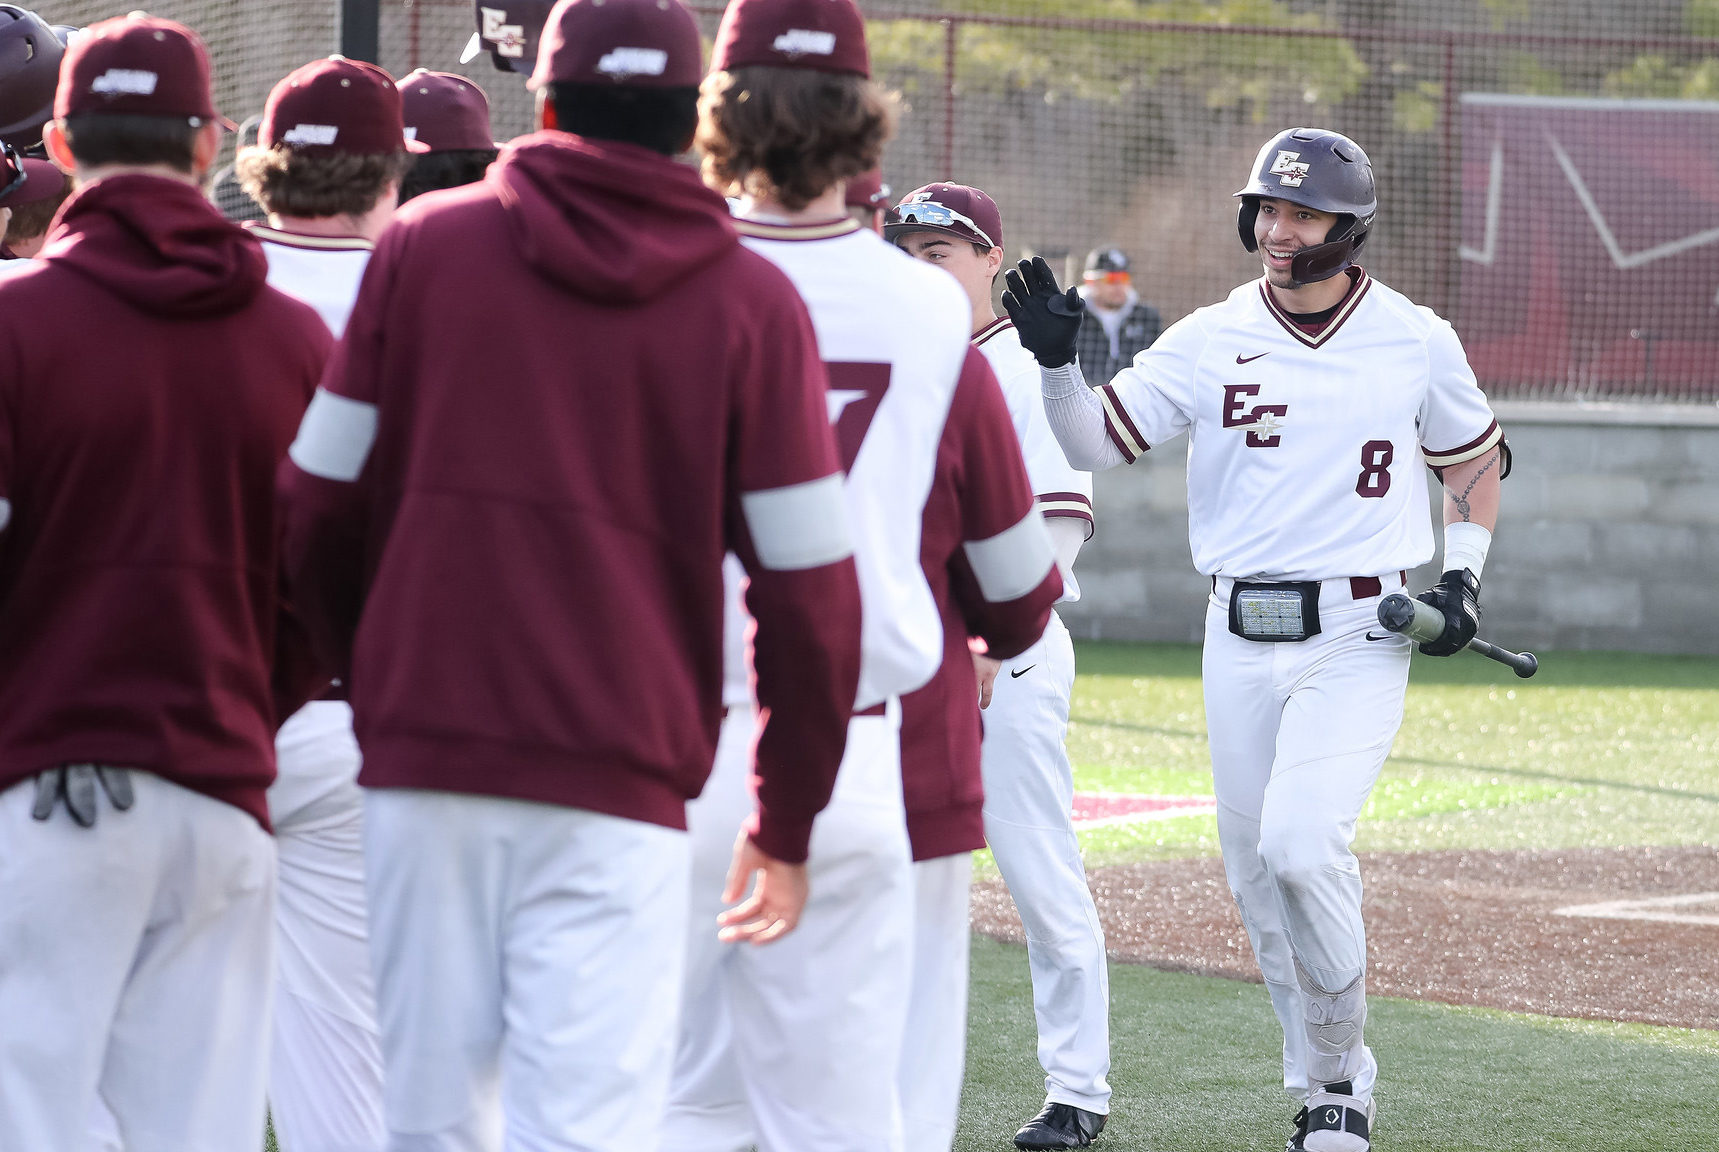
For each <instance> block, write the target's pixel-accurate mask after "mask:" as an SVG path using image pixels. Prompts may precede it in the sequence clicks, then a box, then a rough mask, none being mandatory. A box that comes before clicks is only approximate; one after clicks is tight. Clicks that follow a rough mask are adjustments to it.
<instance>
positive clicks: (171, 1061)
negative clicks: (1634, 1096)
mask: <svg viewBox="0 0 1719 1152" xmlns="http://www.w3.org/2000/svg"><path fill="white" fill-rule="evenodd" d="M131 779H132V785H133V789H134V791H135V794H136V802H135V803H134V804H133V806H132V807H131V809H130V810H129V811H126V812H119V811H116V810H115V809H114V808H113V806H112V805H111V804H109V803H108V802H107V798H106V797H105V795H104V796H101V797H100V800H99V804H100V812H99V815H98V816H97V819H96V824H95V827H93V828H80V827H78V826H77V825H76V824H74V823H73V822H72V819H71V816H70V815H69V814H68V813H67V812H66V811H65V809H64V806H63V805H62V806H60V807H59V808H57V809H56V810H55V812H54V814H53V816H52V817H51V818H50V819H48V820H47V821H37V820H35V819H33V818H32V817H31V815H30V809H31V806H32V804H33V802H34V800H35V782H34V781H33V780H27V781H24V782H22V783H19V784H16V785H13V786H12V787H11V788H8V789H7V790H6V791H5V792H3V793H0V1034H3V1036H4V1041H3V1042H0V1152H60V1150H62V1149H63V1150H70V1149H78V1148H84V1147H86V1146H87V1145H86V1142H87V1141H91V1140H93V1139H95V1137H94V1136H93V1135H92V1133H91V1131H90V1129H91V1126H92V1124H94V1123H95V1122H96V1118H98V1117H102V1113H103V1111H104V1110H105V1111H106V1112H107V1113H108V1116H107V1117H102V1122H101V1123H100V1124H99V1125H97V1127H98V1129H99V1128H101V1127H106V1122H107V1121H108V1120H109V1119H111V1122H112V1125H113V1127H114V1128H115V1129H116V1130H117V1132H118V1135H119V1139H120V1141H121V1142H122V1145H123V1147H124V1148H125V1149H126V1152H233V1149H236V1148H255V1147H257V1146H258V1140H259V1139H260V1135H261V1133H262V1131H263V1112H264V1105H263V1100H264V1093H265V1088H266V1080H267V1074H268V1044H269V1039H268V1038H269V1023H270V986H271V984H272V982H273V976H274V951H273V950H274V897H275V849H274V843H273V841H272V840H271V839H270V837H269V835H268V833H266V832H264V831H263V830H262V828H261V827H260V826H259V825H258V824H257V822H256V820H255V819H253V818H252V817H250V816H248V815H247V814H245V813H244V812H241V811H240V810H239V809H237V808H235V807H233V806H232V805H231V804H226V803H223V802H222V801H219V800H212V799H210V798H209V797H207V796H204V795H202V794H201V793H197V792H193V791H191V790H189V789H187V788H182V787H180V786H179V785H177V784H172V783H169V782H168V781H166V780H163V779H162V778H160V777H159V776H155V775H152V774H150V773H147V772H133V773H132V774H131Z"/></svg>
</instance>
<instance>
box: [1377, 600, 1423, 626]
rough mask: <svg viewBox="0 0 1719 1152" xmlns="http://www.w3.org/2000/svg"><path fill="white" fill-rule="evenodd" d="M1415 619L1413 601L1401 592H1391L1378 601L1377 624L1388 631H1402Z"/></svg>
mask: <svg viewBox="0 0 1719 1152" xmlns="http://www.w3.org/2000/svg"><path fill="white" fill-rule="evenodd" d="M1414 620H1415V602H1414V601H1413V600H1411V599H1409V598H1408V597H1407V596H1405V595H1403V594H1402V593H1401V592H1393V593H1391V594H1390V595H1389V596H1387V597H1385V598H1384V599H1383V600H1381V601H1379V625H1380V627H1382V628H1384V629H1386V630H1387V631H1390V632H1402V631H1405V630H1407V628H1408V626H1409V625H1410V624H1412V623H1414Z"/></svg>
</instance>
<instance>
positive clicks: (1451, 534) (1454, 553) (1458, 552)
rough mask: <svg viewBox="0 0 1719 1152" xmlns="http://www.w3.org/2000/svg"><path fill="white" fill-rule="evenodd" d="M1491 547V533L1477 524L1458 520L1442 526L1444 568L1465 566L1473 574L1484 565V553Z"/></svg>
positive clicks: (1450, 568)
mask: <svg viewBox="0 0 1719 1152" xmlns="http://www.w3.org/2000/svg"><path fill="white" fill-rule="evenodd" d="M1491 547H1492V533H1491V532H1489V531H1487V530H1486V529H1485V528H1482V527H1481V526H1480V525H1478V524H1472V523H1469V522H1468V521H1464V520H1459V521H1457V522H1456V523H1455V524H1446V525H1445V526H1444V570H1445V571H1446V572H1450V571H1453V570H1455V569H1460V568H1467V569H1468V570H1469V571H1470V572H1472V573H1474V574H1475V576H1477V577H1478V576H1479V575H1480V570H1481V569H1482V568H1484V567H1485V566H1486V553H1487V551H1488V549H1490V548H1491Z"/></svg>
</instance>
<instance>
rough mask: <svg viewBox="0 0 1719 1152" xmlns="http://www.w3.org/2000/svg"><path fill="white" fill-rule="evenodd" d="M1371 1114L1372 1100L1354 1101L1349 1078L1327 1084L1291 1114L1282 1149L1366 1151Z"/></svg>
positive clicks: (1291, 1151)
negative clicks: (1292, 1121)
mask: <svg viewBox="0 0 1719 1152" xmlns="http://www.w3.org/2000/svg"><path fill="white" fill-rule="evenodd" d="M1373 1115H1374V1113H1373V1102H1372V1101H1371V1100H1369V1101H1367V1102H1366V1103H1365V1104H1362V1103H1360V1102H1359V1101H1357V1100H1356V1099H1355V1089H1354V1086H1353V1085H1352V1084H1351V1083H1350V1082H1349V1081H1347V1080H1343V1081H1340V1082H1338V1083H1336V1084H1327V1085H1325V1086H1324V1087H1323V1088H1320V1089H1319V1090H1318V1091H1316V1092H1314V1093H1313V1098H1312V1099H1310V1100H1309V1101H1308V1102H1307V1106H1306V1107H1305V1108H1303V1109H1302V1110H1301V1111H1299V1112H1297V1113H1296V1114H1295V1131H1294V1132H1292V1133H1290V1136H1289V1143H1288V1145H1286V1146H1285V1149H1284V1152H1326V1150H1330V1152H1369V1150H1370V1149H1371V1148H1372V1147H1373V1144H1372V1135H1373V1131H1372V1130H1373Z"/></svg>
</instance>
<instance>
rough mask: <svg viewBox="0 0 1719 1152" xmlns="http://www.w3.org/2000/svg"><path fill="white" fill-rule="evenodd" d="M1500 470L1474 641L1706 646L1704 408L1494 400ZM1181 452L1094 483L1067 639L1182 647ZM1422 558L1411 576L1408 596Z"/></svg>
mask: <svg viewBox="0 0 1719 1152" xmlns="http://www.w3.org/2000/svg"><path fill="white" fill-rule="evenodd" d="M1494 407H1495V408H1496V410H1497V412H1498V416H1499V419H1500V421H1501V422H1502V423H1503V424H1504V426H1505V431H1506V433H1507V434H1508V436H1509V438H1510V445H1511V448H1512V449H1513V450H1514V452H1515V456H1516V467H1515V471H1514V472H1513V473H1512V475H1511V477H1510V479H1509V480H1507V481H1505V485H1504V508H1503V511H1502V513H1501V515H1500V517H1499V525H1498V531H1497V533H1496V535H1495V538H1494V541H1493V546H1492V552H1491V555H1490V557H1489V558H1488V561H1487V565H1486V572H1485V575H1484V577H1483V579H1482V589H1481V607H1482V609H1483V610H1484V612H1485V616H1486V619H1485V625H1484V627H1483V629H1482V633H1483V635H1489V636H1491V637H1492V638H1493V639H1494V640H1496V641H1497V642H1499V643H1502V644H1507V645H1510V646H1513V647H1518V648H1526V647H1533V648H1546V649H1559V648H1563V649H1603V650H1614V651H1634V652H1674V653H1694V654H1704V655H1719V597H1716V593H1719V579H1716V577H1715V573H1719V407H1715V406H1712V405H1704V406H1674V405H1639V406H1637V405H1578V404H1532V403H1508V402H1500V403H1498V404H1495V405H1494ZM1186 467H1187V446H1186V442H1185V441H1177V442H1175V443H1173V444H1170V445H1167V446H1166V447H1165V448H1164V449H1155V450H1154V451H1152V452H1149V453H1148V454H1147V455H1146V456H1145V457H1144V458H1143V459H1141V460H1140V462H1139V463H1137V464H1135V465H1133V466H1132V467H1129V468H1118V469H1113V470H1111V471H1110V472H1106V473H1103V474H1101V475H1099V476H1098V477H1096V478H1095V479H1096V498H1095V503H1096V506H1097V510H1098V533H1097V535H1096V536H1095V537H1094V539H1093V540H1092V541H1091V542H1090V543H1088V544H1087V546H1086V549H1085V550H1084V551H1083V552H1082V553H1081V558H1080V563H1079V565H1078V566H1077V568H1076V572H1077V574H1078V575H1079V577H1080V585H1081V591H1082V599H1081V601H1080V603H1078V604H1071V605H1065V606H1064V611H1063V618H1064V619H1065V620H1066V621H1067V622H1068V626H1069V629H1070V630H1071V631H1072V632H1073V633H1074V634H1075V635H1076V636H1085V637H1103V638H1110V639H1131V640H1170V641H1197V640H1198V639H1199V638H1200V634H1201V631H1202V628H1203V618H1204V617H1203V613H1204V611H1205V607H1204V606H1205V597H1206V591H1207V588H1208V587H1209V585H1208V583H1207V581H1206V580H1205V579H1204V578H1203V577H1201V576H1199V575H1198V574H1196V573H1195V572H1194V570H1193V565H1192V561H1191V559H1190V557H1189V552H1188V512H1187V479H1186V471H1185V469H1186ZM1437 578H1438V571H1437V566H1436V564H1433V565H1428V566H1427V567H1425V568H1423V569H1421V570H1420V571H1418V572H1416V573H1413V574H1412V575H1411V577H1410V584H1411V586H1412V588H1413V589H1414V590H1417V591H1418V590H1420V589H1422V588H1425V587H1426V586H1427V585H1429V584H1430V583H1432V582H1433V581H1435V580H1436V579H1437Z"/></svg>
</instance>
